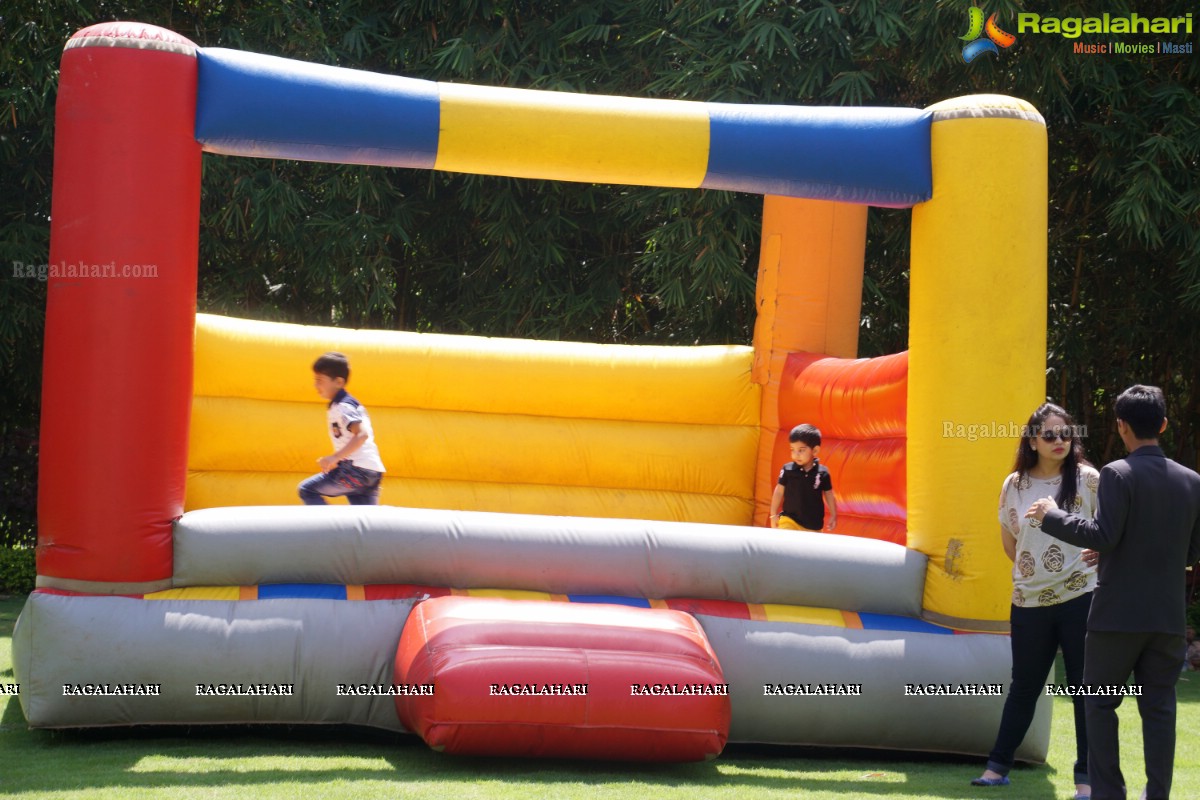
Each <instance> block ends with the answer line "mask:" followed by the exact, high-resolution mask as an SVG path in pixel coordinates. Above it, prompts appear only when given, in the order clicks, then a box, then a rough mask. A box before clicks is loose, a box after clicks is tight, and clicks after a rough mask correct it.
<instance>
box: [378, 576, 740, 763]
mask: <svg viewBox="0 0 1200 800" xmlns="http://www.w3.org/2000/svg"><path fill="white" fill-rule="evenodd" d="M395 681H396V683H397V684H400V685H406V686H415V685H424V686H428V685H432V686H433V690H432V692H431V693H413V694H402V695H398V696H397V697H396V710H397V712H398V713H399V715H400V721H401V722H402V723H403V724H404V726H405V727H406V728H408V729H409V730H412V731H415V732H416V733H418V734H419V735H420V736H421V737H422V738H423V739H424V740H425V742H426V743H427V744H429V746H430V747H433V748H435V749H438V750H445V751H446V752H450V753H460V754H471V755H493V756H530V757H563V758H596V759H627V760H639V761H699V760H703V759H708V758H714V757H715V756H716V755H717V754H719V753H720V752H721V749H722V748H723V747H724V746H725V740H726V739H727V738H728V736H729V719H730V705H729V689H728V686H727V685H726V684H725V683H724V678H723V676H722V673H721V666H720V664H718V663H717V657H716V655H715V654H714V653H713V650H712V647H711V646H710V645H709V643H708V639H707V638H706V637H705V635H704V631H703V629H701V627H700V625H699V623H698V622H697V621H696V619H695V618H694V617H692V616H691V615H689V614H685V613H683V612H680V611H669V610H666V609H641V608H630V607H626V606H617V605H591V604H581V603H555V602H541V601H522V600H501V599H495V598H485V597H439V598H433V599H430V600H426V601H424V602H422V603H420V604H418V605H417V606H416V607H415V608H414V609H413V612H412V614H411V615H410V616H409V618H408V622H407V623H406V624H405V626H404V632H403V633H402V634H401V637H400V645H399V648H398V649H397V653H396V670H395Z"/></svg>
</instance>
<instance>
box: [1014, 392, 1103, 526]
mask: <svg viewBox="0 0 1200 800" xmlns="http://www.w3.org/2000/svg"><path fill="white" fill-rule="evenodd" d="M1049 417H1062V420H1063V424H1064V425H1065V426H1066V427H1067V428H1068V429H1069V430H1070V431H1071V443H1070V444H1071V447H1070V448H1069V449H1068V450H1067V457H1066V458H1064V459H1063V464H1062V484H1060V485H1059V487H1058V496H1057V497H1055V498H1054V502H1056V503H1058V507H1059V508H1062V509H1065V510H1067V511H1070V510H1072V509H1073V508H1074V507H1075V499H1076V498H1077V497H1078V496H1079V485H1078V484H1079V465H1080V464H1089V463H1090V462H1089V461H1088V460H1087V458H1086V457H1085V456H1084V453H1083V441H1082V437H1081V436H1080V430H1079V427H1078V426H1077V425H1076V424H1075V420H1074V419H1072V417H1071V415H1070V414H1068V413H1067V412H1066V409H1064V408H1063V407H1062V406H1056V405H1055V404H1054V403H1043V404H1042V405H1040V406H1038V408H1037V410H1036V411H1034V412H1033V413H1032V414H1030V415H1029V421H1028V422H1027V423H1025V429H1024V430H1023V431H1022V432H1021V443H1020V444H1018V445H1017V459H1016V463H1014V464H1013V472H1015V473H1017V480H1018V481H1020V480H1022V479H1023V478H1024V477H1025V476H1026V475H1028V474H1029V470H1031V469H1033V468H1034V467H1035V466H1036V465H1037V463H1038V453H1037V450H1035V449H1034V447H1033V444H1034V442H1033V440H1034V439H1035V438H1036V437H1038V436H1040V435H1041V434H1042V426H1043V424H1044V423H1045V422H1046V419H1047V418H1049Z"/></svg>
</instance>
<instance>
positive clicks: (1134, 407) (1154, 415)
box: [1113, 383, 1167, 439]
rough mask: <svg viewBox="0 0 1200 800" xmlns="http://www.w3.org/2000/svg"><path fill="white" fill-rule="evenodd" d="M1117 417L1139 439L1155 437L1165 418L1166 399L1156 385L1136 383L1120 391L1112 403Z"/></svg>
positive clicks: (1160, 429) (1159, 431)
mask: <svg viewBox="0 0 1200 800" xmlns="http://www.w3.org/2000/svg"><path fill="white" fill-rule="evenodd" d="M1113 410H1115V411H1116V412H1117V419H1121V420H1125V423H1126V424H1127V425H1129V427H1130V428H1131V429H1132V430H1133V435H1134V436H1136V437H1137V438H1139V439H1157V438H1158V434H1160V433H1162V426H1163V420H1164V419H1166V418H1167V401H1166V398H1164V397H1163V393H1162V389H1160V388H1158V387H1157V386H1143V385H1142V384H1140V383H1139V384H1136V385H1134V386H1130V387H1129V388H1128V389H1126V390H1125V391H1123V392H1121V396H1120V397H1118V398H1117V402H1115V403H1114V404H1113Z"/></svg>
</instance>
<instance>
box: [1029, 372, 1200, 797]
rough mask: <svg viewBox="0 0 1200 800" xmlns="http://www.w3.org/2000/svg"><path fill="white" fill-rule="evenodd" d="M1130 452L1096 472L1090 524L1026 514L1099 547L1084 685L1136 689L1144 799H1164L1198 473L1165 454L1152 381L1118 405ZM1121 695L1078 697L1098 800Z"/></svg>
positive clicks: (1114, 783)
mask: <svg viewBox="0 0 1200 800" xmlns="http://www.w3.org/2000/svg"><path fill="white" fill-rule="evenodd" d="M1116 415H1117V432H1118V433H1119V434H1120V435H1121V440H1122V441H1123V442H1124V443H1125V447H1126V448H1128V450H1129V456H1128V457H1126V458H1124V459H1122V460H1120V461H1114V462H1113V463H1111V464H1108V465H1106V466H1105V467H1104V468H1103V469H1102V470H1101V471H1100V487H1099V490H1098V497H1097V512H1096V518H1095V520H1087V519H1083V518H1081V517H1077V516H1075V515H1073V514H1068V513H1066V512H1065V511H1063V510H1061V509H1058V508H1057V507H1055V504H1054V501H1053V500H1051V499H1049V498H1046V499H1043V500H1038V501H1037V502H1035V503H1034V504H1033V505H1032V506H1031V507H1030V509H1029V512H1028V513H1027V514H1026V516H1028V517H1030V518H1032V519H1034V520H1038V521H1040V522H1041V524H1042V530H1043V531H1045V532H1046V533H1048V534H1050V535H1051V536H1053V537H1055V538H1057V539H1061V540H1063V541H1064V542H1069V543H1070V544H1074V545H1078V546H1080V547H1090V548H1092V549H1093V550H1097V551H1099V552H1100V566H1099V569H1098V571H1097V583H1096V591H1095V594H1094V595H1093V596H1092V608H1091V612H1090V614H1089V615H1088V633H1087V644H1086V647H1085V653H1084V667H1083V681H1084V684H1085V685H1086V686H1088V687H1093V688H1100V689H1103V687H1112V686H1121V685H1124V683H1125V682H1126V681H1127V680H1128V679H1129V676H1130V674H1131V673H1132V675H1133V677H1134V681H1135V685H1137V686H1140V687H1141V690H1142V694H1141V695H1140V696H1139V697H1138V698H1137V702H1138V713H1139V714H1141V717H1142V731H1143V748H1144V750H1145V757H1146V781H1147V783H1146V791H1145V793H1144V794H1143V795H1142V796H1143V797H1146V798H1148V800H1158V799H1159V798H1164V799H1165V798H1168V797H1169V796H1170V793H1171V775H1172V771H1173V768H1174V761H1175V683H1176V681H1177V680H1178V679H1179V673H1180V671H1181V670H1182V668H1183V659H1184V652H1185V650H1186V647H1187V645H1186V640H1185V638H1184V630H1185V620H1184V616H1185V613H1186V603H1185V601H1184V586H1185V574H1184V573H1185V571H1186V569H1187V567H1188V566H1189V565H1191V564H1193V563H1195V561H1196V560H1197V558H1200V475H1197V474H1196V473H1195V472H1193V471H1192V470H1190V469H1188V468H1186V467H1183V466H1181V465H1179V464H1177V463H1175V462H1174V461H1172V460H1171V459H1169V458H1167V457H1166V456H1165V455H1163V451H1162V449H1161V448H1159V446H1158V436H1159V434H1160V433H1162V432H1163V431H1164V430H1165V429H1166V427H1167V419H1166V402H1165V400H1164V399H1163V393H1162V390H1161V389H1159V388H1158V387H1156V386H1131V387H1129V388H1128V389H1126V390H1125V391H1124V392H1122V393H1121V396H1120V397H1118V398H1117V402H1116ZM1120 704H1121V696H1120V695H1115V696H1104V695H1095V696H1089V697H1087V698H1086V701H1085V707H1086V709H1087V735H1088V773H1089V777H1090V778H1091V784H1092V797H1094V798H1096V800H1110V798H1122V800H1123V798H1124V797H1125V779H1124V776H1123V775H1122V774H1121V765H1120V758H1119V752H1118V741H1117V706H1119V705H1120Z"/></svg>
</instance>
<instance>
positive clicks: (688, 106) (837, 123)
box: [13, 23, 1049, 761]
mask: <svg viewBox="0 0 1200 800" xmlns="http://www.w3.org/2000/svg"><path fill="white" fill-rule="evenodd" d="M204 152H208V153H212V154H220V155H222V156H231V157H233V156H242V157H255V158H287V159H304V160H312V161H325V162H340V163H352V164H372V165H379V166H383V167H401V168H407V169H437V170H450V171H455V172H464V173H477V174H488V175H503V176H512V177H518V178H538V179H551V180H566V181H586V182H598V183H612V184H631V185H632V184H636V185H649V186H669V187H686V188H694V189H724V190H734V191H739V192H752V193H758V194H762V195H763V196H764V198H765V206H764V212H763V229H762V240H761V243H760V245H761V246H760V250H761V263H760V266H759V276H758V289H757V292H758V294H757V304H758V309H757V310H758V317H757V321H756V327H755V332H754V341H753V345H752V346H717V347H660V346H624V345H595V344H580V343H567V342H540V341H521V340H507V339H498V338H483V337H469V336H444V335H433V334H414V333H407V332H395V331H357V330H343V329H333V328H322V327H310V326H299V325H285V324H273V323H264V322H254V321H246V320H238V319H230V318H224V317H216V316H209V315H203V314H197V313H196V284H197V252H198V248H197V243H198V237H199V235H200V231H199V222H198V219H199V204H200V193H201V190H202V183H201V168H200V165H201V154H202V153H204ZM53 191H54V196H53V207H52V210H53V219H52V227H51V245H50V248H51V249H50V260H51V262H53V263H55V264H58V263H60V262H63V263H66V264H70V263H80V264H109V263H113V262H115V263H116V264H117V265H124V264H131V265H154V267H155V270H156V276H155V277H153V278H146V277H120V278H113V279H103V280H93V279H87V278H84V279H75V278H67V277H62V276H59V277H56V278H52V279H51V281H50V284H49V297H48V302H47V311H46V341H45V377H44V381H45V383H44V393H43V397H44V406H43V410H42V436H41V464H40V470H41V472H40V498H39V500H40V507H39V515H40V516H39V519H40V524H39V544H38V559H37V565H38V581H37V586H38V588H37V590H36V591H35V592H34V593H33V594H32V595H31V596H30V597H29V600H28V604H27V605H26V607H25V609H24V611H23V613H22V614H21V617H20V620H19V623H18V625H17V629H16V632H15V634H14V642H13V653H14V660H15V665H16V667H15V670H16V676H17V678H18V679H19V680H20V683H21V687H22V691H21V704H22V708H23V710H24V713H25V716H26V718H27V719H28V721H29V723H30V724H31V725H32V726H35V727H72V726H100V725H130V724H176V723H179V724H199V723H348V724H358V725H367V726H376V727H380V728H385V729H391V730H397V731H400V730H407V731H412V732H415V733H417V734H419V735H421V736H422V737H424V738H425V740H426V741H427V742H429V743H430V745H432V746H434V747H437V748H443V749H446V750H448V751H450V752H460V753H484V754H488V753H491V754H510V753H516V754H526V755H552V756H563V755H568V756H587V757H600V758H631V759H701V758H707V757H712V756H714V755H716V754H717V753H719V752H720V750H721V748H722V747H723V746H724V744H725V742H726V741H735V742H763V743H784V744H804V745H828V746H855V747H876V748H898V749H905V750H926V751H946V752H959V753H974V754H984V753H986V752H987V751H988V749H989V748H990V745H991V743H992V737H993V736H994V733H995V730H996V728H997V725H998V720H999V715H1000V711H1001V707H1002V704H1003V697H1002V696H1000V694H1001V692H1002V690H1003V686H1004V685H1006V684H1007V682H1008V680H1009V670H1010V657H1009V647H1008V640H1007V636H1006V635H1005V634H1006V632H1007V610H1008V603H1009V594H1010V582H1009V577H1008V564H1007V562H1006V561H1005V559H1004V557H1003V554H1002V551H1001V548H1000V546H999V541H998V536H997V520H996V498H997V492H998V487H999V484H1000V480H1001V478H1002V476H1003V475H1004V474H1005V473H1006V472H1007V470H1008V469H1009V465H1010V462H1011V458H1012V453H1013V448H1014V446H1015V438H1014V431H1015V428H1016V426H1017V425H1018V424H1020V423H1022V422H1023V421H1024V420H1025V418H1026V416H1027V415H1028V413H1029V412H1030V410H1031V409H1032V408H1034V407H1035V406H1036V405H1037V404H1038V403H1039V402H1040V401H1041V399H1042V396H1043V374H1044V366H1045V346H1044V342H1045V303H1044V298H1045V292H1046V289H1045V286H1046V276H1045V271H1046V254H1045V235H1046V234H1045V231H1046V131H1045V123H1044V121H1043V120H1042V118H1041V116H1040V115H1039V114H1038V113H1037V111H1036V110H1035V109H1033V108H1032V107H1031V106H1029V105H1028V104H1026V103H1024V102H1022V101H1019V100H1015V99H1012V98H1007V97H999V96H990V95H988V96H972V97H964V98H958V99H954V100H948V101H946V102H942V103H938V104H937V105H934V106H931V107H929V108H926V109H890V108H811V107H796V106H762V105H728V104H720V103H702V102H684V101H673V100H653V99H638V98H628V97H605V96H593V95H585V94H571V93H559V92H547V91H529V90H520V89H507V88H487V87H481V86H470V85H460V84H450V83H432V82H428V81H423V80H414V79H409V78H404V77H396V76H387V75H379V74H373V73H367V72H361V71H355V70H351V69H344V68H337V67H331V66H321V65H316V64H309V63H301V62H297V61H292V60H286V59H281V58H275V57H269V56H264V55H257V54H253V53H244V52H237V51H231V50H225V49H209V48H201V47H197V46H195V45H194V44H193V43H192V42H190V41H188V40H187V39H185V38H183V37H181V36H179V35H177V34H174V33H171V32H169V31H166V30H162V29H159V28H155V27H151V26H147V25H142V24H134V23H108V24H103V25H97V26H94V27H91V28H88V29H86V30H83V31H80V32H79V33H77V34H76V35H75V36H73V37H72V38H71V39H70V41H69V42H68V43H67V45H66V49H65V53H64V55H63V60H62V76H61V83H60V87H59V95H58V111H57V130H56V148H55V161H54V190H53ZM870 205H875V206H886V207H891V208H909V207H910V208H911V209H912V212H911V213H912V264H911V301H910V302H911V323H910V339H909V349H908V350H907V351H906V352H903V353H899V354H895V355H891V356H885V357H882V358H872V359H859V358H857V357H856V356H857V352H856V351H857V331H858V328H859V324H860V314H861V310H860V303H861V293H862V269H863V252H864V246H865V245H864V242H865V231H866V211H867V207H868V206H870ZM326 350H340V351H343V352H345V353H347V354H348V355H349V357H350V360H351V364H352V367H353V370H354V371H353V374H352V377H351V384H350V389H351V391H353V393H354V394H355V396H357V397H359V398H360V399H361V400H362V401H363V402H364V403H365V404H366V406H367V407H368V408H369V409H370V411H371V413H372V419H373V421H374V426H375V430H376V436H377V440H378V442H379V445H380V449H381V452H382V453H383V457H384V461H385V463H386V465H387V467H388V473H387V477H386V480H385V482H384V484H383V490H382V498H383V502H384V503H386V504H387V505H384V506H378V507H361V506H349V505H345V504H341V505H337V504H334V505H330V506H328V507H325V508H313V507H305V506H301V505H299V503H298V500H297V497H296V486H297V484H298V483H299V482H300V480H302V479H303V478H305V477H306V476H308V475H309V474H311V473H312V472H314V471H315V470H314V464H315V459H316V458H317V457H318V456H320V455H323V454H325V453H326V452H328V441H327V439H326V437H325V435H324V434H323V433H322V431H321V430H320V428H321V426H322V424H323V419H324V408H323V401H322V400H321V399H320V397H318V396H317V394H316V392H314V391H313V387H312V373H311V364H312V361H313V359H314V358H315V357H316V356H317V355H319V354H320V353H322V352H324V351H326ZM800 422H809V423H813V424H815V425H817V426H819V427H820V428H821V429H822V431H823V432H824V434H825V441H824V444H823V448H822V457H823V460H824V462H825V463H826V464H827V465H828V466H829V468H830V470H831V472H832V474H833V476H834V487H835V493H836V496H837V500H838V510H839V524H838V527H837V532H836V533H816V532H785V531H777V530H772V529H770V528H769V527H767V526H766V522H767V509H768V506H769V502H770V496H771V493H772V490H773V488H774V485H775V479H776V476H777V475H778V471H779V469H780V467H781V466H782V464H783V463H785V460H786V459H787V457H788V456H787V453H788V447H787V433H788V431H789V430H790V428H791V427H792V426H793V425H796V424H798V423H800ZM1048 737H1049V707H1048V703H1046V702H1043V704H1042V706H1041V707H1040V710H1039V714H1038V717H1037V720H1036V721H1035V724H1034V726H1033V728H1032V729H1031V731H1030V734H1029V735H1028V737H1027V738H1026V741H1025V743H1024V745H1023V746H1022V750H1021V752H1020V754H1019V756H1020V757H1021V758H1023V759H1026V760H1031V761H1039V760H1042V759H1044V756H1045V754H1046V751H1047V746H1048Z"/></svg>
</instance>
